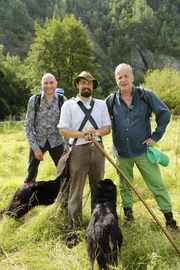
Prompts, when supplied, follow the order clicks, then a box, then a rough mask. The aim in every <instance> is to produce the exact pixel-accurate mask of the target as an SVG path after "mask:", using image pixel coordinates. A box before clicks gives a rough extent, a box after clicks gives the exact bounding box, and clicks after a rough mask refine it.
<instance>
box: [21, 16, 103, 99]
mask: <svg viewBox="0 0 180 270" xmlns="http://www.w3.org/2000/svg"><path fill="white" fill-rule="evenodd" d="M35 30H36V38H35V42H34V44H32V45H31V51H30V52H29V54H28V58H27V59H26V65H28V68H29V69H30V70H29V72H30V76H29V84H32V88H33V89H34V92H37V85H39V81H40V80H41V76H42V74H43V73H45V72H51V73H52V74H54V75H55V77H56V79H57V81H58V82H59V86H60V87H62V88H65V91H66V95H67V97H71V96H73V95H74V94H75V93H76V90H75V89H73V88H72V81H73V77H75V76H77V74H79V73H80V72H81V71H82V70H89V71H90V72H92V74H93V73H94V72H95V71H96V69H97V67H98V65H97V63H95V55H94V52H93V50H92V47H91V43H90V41H89V40H88V38H87V34H86V30H85V28H84V27H83V25H82V23H81V21H77V20H76V19H75V18H74V16H73V15H71V16H70V17H68V16H66V17H65V18H64V19H63V20H62V21H61V20H60V19H59V18H58V19H55V18H54V19H51V20H50V19H47V20H46V22H45V25H44V27H41V26H40V25H39V24H38V23H36V24H35ZM35 85H36V87H35V88H34V86H35ZM32 91H33V90H32Z"/></svg>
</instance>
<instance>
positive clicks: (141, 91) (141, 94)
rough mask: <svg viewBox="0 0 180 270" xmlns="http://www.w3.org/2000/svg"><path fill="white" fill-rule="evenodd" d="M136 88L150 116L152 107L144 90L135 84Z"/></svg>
mask: <svg viewBox="0 0 180 270" xmlns="http://www.w3.org/2000/svg"><path fill="white" fill-rule="evenodd" d="M136 89H137V90H138V93H139V96H140V99H142V100H143V101H144V102H145V103H146V104H147V105H148V111H149V116H150V117H151V116H152V108H151V105H150V102H149V99H148V95H147V92H146V90H145V89H144V88H143V87H140V86H137V87H136Z"/></svg>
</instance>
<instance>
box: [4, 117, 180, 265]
mask: <svg viewBox="0 0 180 270" xmlns="http://www.w3.org/2000/svg"><path fill="white" fill-rule="evenodd" d="M152 124H153V126H154V125H155V123H154V120H152ZM0 142H1V143H0V209H1V208H3V207H5V206H7V204H8V202H9V200H10V198H11V197H12V195H13V194H14V192H15V191H16V189H17V188H18V187H20V186H21V185H22V184H23V181H24V177H25V175H26V169H27V164H28V152H29V145H28V142H27V139H26V135H25V132H24V128H23V124H22V123H11V122H9V123H6V124H0ZM104 146H105V151H106V152H107V153H108V155H110V157H111V158H112V159H113V155H112V147H111V146H112V142H111V135H109V136H106V137H104ZM156 148H158V149H159V150H161V151H163V152H164V153H165V154H167V155H168V156H169V158H170V163H169V165H168V167H161V172H162V175H163V177H164V179H165V183H166V186H167V187H168V189H169V192H170V195H171V199H172V203H173V213H174V217H175V219H176V220H177V221H178V224H179V225H180V120H179V119H172V120H171V123H170V124H169V126H168V128H167V131H166V133H165V135H164V137H163V138H162V139H161V141H160V142H159V143H157V144H156ZM134 170H135V179H134V187H135V188H136V189H137V191H138V192H139V193H140V194H141V196H142V197H143V198H144V200H145V201H146V203H147V204H148V205H149V207H151V209H152V211H153V212H154V214H155V215H156V217H157V218H158V220H159V221H160V222H161V224H162V225H163V226H164V225H165V221H164V217H163V215H162V213H161V212H160V211H159V210H158V209H157V207H156V203H155V200H154V198H153V195H152V194H151V192H150V191H149V190H148V189H147V187H146V186H145V184H144V181H143V179H142V178H141V176H140V174H139V172H138V171H137V169H136V168H134ZM55 177H56V170H55V168H54V165H53V163H52V161H51V159H50V157H49V155H48V153H47V154H46V155H45V160H44V161H43V162H41V164H40V168H39V174H38V179H37V181H41V180H50V179H55ZM105 178H111V179H113V180H114V182H115V183H116V185H117V187H118V186H119V180H118V177H117V174H116V169H115V168H114V167H113V166H112V164H111V163H110V162H109V161H108V160H106V171H105ZM89 197H90V196H89V186H88V181H87V184H86V186H85V190H84V199H83V228H82V230H81V241H80V243H79V244H78V245H77V246H75V247H74V248H72V249H69V248H68V247H66V245H65V240H66V237H67V235H68V230H67V216H66V214H65V212H64V211H63V210H62V209H61V205H60V204H59V203H58V201H57V202H55V203H54V204H53V205H50V206H47V207H45V206H37V207H36V208H34V209H32V210H31V211H30V212H29V213H28V214H26V215H25V216H24V217H23V218H21V219H19V220H14V219H12V218H10V217H7V216H4V217H2V218H1V219H0V270H16V269H20V270H85V269H88V267H89V261H88V256H87V253H86V242H85V233H86V227H87V225H88V222H89V220H90V199H89ZM117 200H118V205H117V211H118V216H119V226H120V227H121V229H122V233H123V237H124V242H123V246H122V249H121V251H120V255H119V266H118V268H113V267H111V269H115V270H117V269H119V270H180V254H178V252H177V251H176V249H175V248H174V247H173V245H172V244H171V243H170V241H169V240H168V239H167V237H166V236H165V234H164V233H163V232H162V230H161V229H160V227H159V226H158V225H157V224H156V222H155V221H154V219H153V218H152V216H151V215H150V213H149V212H148V210H147V209H146V207H145V206H144V205H143V203H142V202H141V201H140V200H139V198H138V197H137V196H136V195H134V208H133V210H134V216H135V221H134V222H133V224H132V226H131V227H130V228H123V211H122V209H121V207H120V198H119V192H118V198H117ZM169 234H170V236H171V238H172V239H173V242H174V244H175V246H176V247H177V248H178V249H180V232H179V233H177V232H169ZM95 269H98V267H97V264H95Z"/></svg>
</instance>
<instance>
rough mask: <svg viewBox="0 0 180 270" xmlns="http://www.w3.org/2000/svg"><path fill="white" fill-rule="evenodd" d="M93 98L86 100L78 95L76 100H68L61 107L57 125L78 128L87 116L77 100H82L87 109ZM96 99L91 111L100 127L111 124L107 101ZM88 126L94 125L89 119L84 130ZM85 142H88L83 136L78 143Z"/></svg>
mask: <svg viewBox="0 0 180 270" xmlns="http://www.w3.org/2000/svg"><path fill="white" fill-rule="evenodd" d="M91 98H92V97H90V98H89V99H88V101H86V102H84V101H83V100H81V99H80V98H79V96H77V97H76V98H75V99H74V100H68V101H66V102H65V103H64V104H63V106H62V108H61V116H60V120H59V124H58V126H57V127H58V128H60V129H61V128H68V129H72V130H78V129H79V127H80V125H81V123H82V121H83V119H84V117H85V114H84V112H83V111H82V109H81V108H80V107H79V105H78V104H77V102H78V101H79V100H81V101H82V103H83V104H84V106H85V107H86V108H87V109H91V107H90V103H91ZM94 100H95V103H94V107H93V110H92V112H91V116H92V117H93V118H94V120H95V122H96V124H97V126H98V129H100V128H102V127H105V126H111V120H110V116H109V112H108V108H107V105H106V103H105V102H104V101H102V100H100V99H94ZM86 127H92V124H91V123H90V121H89V120H88V121H87V122H86V124H85V126H84V128H83V129H82V131H83V130H84V129H85V128H86ZM96 140H99V138H98V137H96ZM73 141H74V138H70V140H69V143H70V144H72V143H73ZM85 143H88V142H87V141H86V140H85V138H84V137H82V138H79V139H78V140H77V142H76V145H81V144H85Z"/></svg>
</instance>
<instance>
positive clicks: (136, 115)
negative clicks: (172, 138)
mask: <svg viewBox="0 0 180 270" xmlns="http://www.w3.org/2000/svg"><path fill="white" fill-rule="evenodd" d="M145 91H146V96H147V99H148V102H149V105H150V107H151V109H152V111H153V112H154V114H155V119H156V123H157V126H156V129H155V131H153V132H151V121H150V115H149V109H148V105H147V103H146V102H145V101H143V100H142V99H141V98H140V95H139V93H138V90H137V89H136V87H135V86H133V90H132V96H133V97H132V102H131V106H130V108H128V106H127V104H126V103H125V102H124V100H123V99H122V98H121V96H120V95H119V92H118V93H116V97H115V100H114V105H113V119H112V138H113V152H114V154H115V155H116V156H120V157H123V158H131V157H136V156H139V155H141V154H143V153H144V152H146V149H147V148H146V145H144V144H142V142H143V141H144V140H146V139H147V138H152V139H153V140H154V141H155V142H157V141H159V140H160V139H161V137H162V136H163V134H164V132H165V130H166V127H167V125H168V123H169V121H170V111H169V109H168V108H167V106H166V105H165V104H164V103H163V102H162V101H161V100H160V99H159V98H158V97H157V96H156V95H155V94H154V93H153V92H152V91H150V90H148V89H145ZM108 101H109V97H107V99H106V102H107V104H108Z"/></svg>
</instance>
